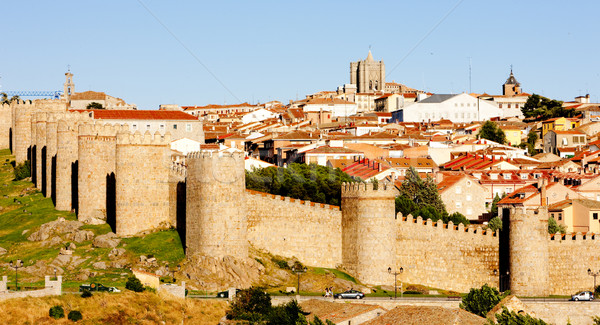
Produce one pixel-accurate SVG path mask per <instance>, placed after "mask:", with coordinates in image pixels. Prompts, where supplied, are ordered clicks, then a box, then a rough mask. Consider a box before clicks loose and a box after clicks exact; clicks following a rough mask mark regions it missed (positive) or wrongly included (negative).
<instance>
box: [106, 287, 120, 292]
mask: <svg viewBox="0 0 600 325" xmlns="http://www.w3.org/2000/svg"><path fill="white" fill-rule="evenodd" d="M108 292H121V290H119V289H117V288H116V287H110V288H108Z"/></svg>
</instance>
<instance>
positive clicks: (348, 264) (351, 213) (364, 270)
mask: <svg viewBox="0 0 600 325" xmlns="http://www.w3.org/2000/svg"><path fill="white" fill-rule="evenodd" d="M396 195H397V191H396V189H395V188H394V186H393V185H392V184H379V186H378V188H377V189H375V188H374V184H372V183H344V184H342V264H343V266H344V267H345V268H346V269H347V270H348V271H349V272H351V273H352V274H353V275H356V277H358V278H359V279H360V281H362V282H364V283H368V284H373V285H379V284H385V283H389V274H388V271H387V268H388V267H392V268H395V266H396V263H395V262H396V220H395V203H394V198H395V197H396Z"/></svg>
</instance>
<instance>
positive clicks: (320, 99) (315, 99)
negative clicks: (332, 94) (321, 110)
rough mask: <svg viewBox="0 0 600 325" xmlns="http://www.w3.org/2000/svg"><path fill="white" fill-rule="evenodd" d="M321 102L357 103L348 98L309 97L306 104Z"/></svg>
mask: <svg viewBox="0 0 600 325" xmlns="http://www.w3.org/2000/svg"><path fill="white" fill-rule="evenodd" d="M319 104H350V105H356V103H353V102H349V101H347V100H343V99H339V98H314V99H309V100H308V101H307V102H306V104H305V105H319Z"/></svg>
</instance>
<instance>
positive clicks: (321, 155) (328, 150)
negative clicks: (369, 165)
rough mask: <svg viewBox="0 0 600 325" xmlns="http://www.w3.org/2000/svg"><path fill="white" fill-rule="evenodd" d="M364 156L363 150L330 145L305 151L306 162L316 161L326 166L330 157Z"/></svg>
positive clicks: (350, 157)
mask: <svg viewBox="0 0 600 325" xmlns="http://www.w3.org/2000/svg"><path fill="white" fill-rule="evenodd" d="M364 157H365V154H364V153H362V152H361V151H358V150H354V149H348V148H344V147H334V146H328V145H327V146H320V147H316V148H314V149H311V150H308V151H305V152H304V162H305V163H306V164H307V165H309V164H312V163H315V164H317V165H321V166H326V165H327V161H328V160H330V159H333V160H335V159H360V158H364Z"/></svg>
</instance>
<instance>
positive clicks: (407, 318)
mask: <svg viewBox="0 0 600 325" xmlns="http://www.w3.org/2000/svg"><path fill="white" fill-rule="evenodd" d="M487 323H488V322H487V320H486V319H485V318H483V317H479V316H477V315H475V314H472V313H470V312H468V311H465V310H463V309H460V308H444V307H439V306H409V305H404V306H398V307H396V308H394V309H392V310H390V311H388V312H387V313H385V314H383V315H381V316H379V317H377V318H375V319H372V320H370V321H368V322H366V323H362V324H363V325H391V324H403V325H421V324H436V325H450V324H461V325H484V324H487ZM342 324H344V325H346V324H347V323H342ZM352 324H357V323H352Z"/></svg>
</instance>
